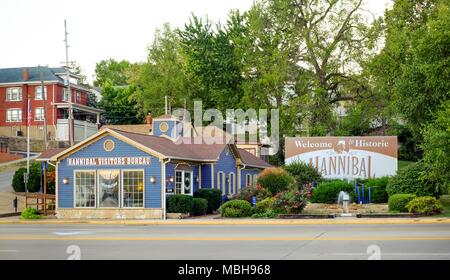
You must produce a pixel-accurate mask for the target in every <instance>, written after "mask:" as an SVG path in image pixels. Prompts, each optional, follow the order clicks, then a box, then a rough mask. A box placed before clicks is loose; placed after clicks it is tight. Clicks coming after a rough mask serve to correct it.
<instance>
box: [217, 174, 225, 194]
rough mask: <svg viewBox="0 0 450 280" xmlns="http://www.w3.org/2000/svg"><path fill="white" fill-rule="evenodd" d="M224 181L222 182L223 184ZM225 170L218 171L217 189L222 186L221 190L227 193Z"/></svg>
mask: <svg viewBox="0 0 450 280" xmlns="http://www.w3.org/2000/svg"><path fill="white" fill-rule="evenodd" d="M221 182H222V184H221ZM225 184H226V182H225V172H223V171H219V172H217V189H218V190H220V188H221V187H222V189H221V191H222V195H225V194H226V193H225Z"/></svg>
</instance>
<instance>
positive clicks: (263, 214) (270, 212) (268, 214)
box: [252, 209, 278, 219]
mask: <svg viewBox="0 0 450 280" xmlns="http://www.w3.org/2000/svg"><path fill="white" fill-rule="evenodd" d="M277 215H278V212H276V211H275V210H272V209H268V210H266V211H264V212H261V213H255V214H253V215H252V218H256V219H258V218H275V217H276V216H277Z"/></svg>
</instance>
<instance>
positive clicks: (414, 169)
mask: <svg viewBox="0 0 450 280" xmlns="http://www.w3.org/2000/svg"><path fill="white" fill-rule="evenodd" d="M428 172H429V167H427V165H426V164H425V163H423V162H421V161H419V162H416V163H414V164H411V165H409V166H407V167H405V168H403V169H401V170H399V171H398V173H397V175H396V176H394V177H391V178H390V179H389V182H388V184H387V187H386V191H387V193H388V195H389V196H391V195H394V194H399V193H408V194H415V195H417V196H433V197H439V195H440V193H441V186H442V182H440V180H439V179H438V178H435V179H431V178H430V177H428V176H426V174H427V173H428Z"/></svg>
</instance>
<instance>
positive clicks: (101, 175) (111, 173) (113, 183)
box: [98, 170, 119, 207]
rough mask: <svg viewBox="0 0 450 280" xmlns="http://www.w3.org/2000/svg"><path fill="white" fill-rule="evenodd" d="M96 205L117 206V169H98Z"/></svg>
mask: <svg viewBox="0 0 450 280" xmlns="http://www.w3.org/2000/svg"><path fill="white" fill-rule="evenodd" d="M98 206H99V207H119V170H100V171H98Z"/></svg>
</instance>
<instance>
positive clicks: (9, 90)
mask: <svg viewBox="0 0 450 280" xmlns="http://www.w3.org/2000/svg"><path fill="white" fill-rule="evenodd" d="M14 89H18V90H19V92H18V93H17V95H16V99H10V98H9V97H10V96H12V93H11V92H12V90H14ZM6 101H8V102H15V101H22V88H21V87H9V88H6Z"/></svg>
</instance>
